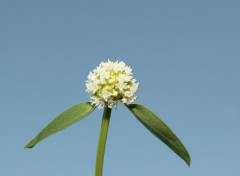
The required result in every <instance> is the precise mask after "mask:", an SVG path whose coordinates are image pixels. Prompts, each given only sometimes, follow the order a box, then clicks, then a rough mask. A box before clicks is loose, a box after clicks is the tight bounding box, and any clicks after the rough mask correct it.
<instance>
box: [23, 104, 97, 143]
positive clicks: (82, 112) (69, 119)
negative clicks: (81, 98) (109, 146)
mask: <svg viewBox="0 0 240 176" xmlns="http://www.w3.org/2000/svg"><path fill="white" fill-rule="evenodd" d="M94 109H95V106H92V105H91V104H90V103H89V102H84V103H79V104H76V105H74V106H72V107H71V108H69V109H67V110H65V111H64V112H62V113H61V114H59V115H58V116H57V117H56V118H55V119H54V120H53V121H52V122H50V123H49V124H48V125H47V126H46V127H45V128H44V129H43V130H42V131H41V132H40V133H39V134H38V135H37V136H36V137H35V138H33V139H32V140H31V141H30V142H29V143H28V144H27V145H26V146H25V148H32V147H34V146H35V145H36V144H37V143H39V142H40V141H41V140H43V139H45V138H46V137H48V136H50V135H52V134H54V133H57V132H59V131H61V130H63V129H65V128H67V127H68V126H70V125H72V124H74V123H76V122H78V121H79V120H82V119H83V118H84V117H86V116H87V115H89V114H90V113H91V112H92V111H93V110H94Z"/></svg>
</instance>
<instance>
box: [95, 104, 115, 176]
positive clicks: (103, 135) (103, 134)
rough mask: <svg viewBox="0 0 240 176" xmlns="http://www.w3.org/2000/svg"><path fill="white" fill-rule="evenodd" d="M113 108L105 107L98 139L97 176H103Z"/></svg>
mask: <svg viewBox="0 0 240 176" xmlns="http://www.w3.org/2000/svg"><path fill="white" fill-rule="evenodd" d="M111 111H112V109H111V108H108V107H105V108H104V112H103V117H102V125H101V130H100V135H99V139H98V150H97V158H96V170H95V175H96V176H102V170H103V160H104V152H105V146H106V141H107V134H108V126H109V122H110V117H111Z"/></svg>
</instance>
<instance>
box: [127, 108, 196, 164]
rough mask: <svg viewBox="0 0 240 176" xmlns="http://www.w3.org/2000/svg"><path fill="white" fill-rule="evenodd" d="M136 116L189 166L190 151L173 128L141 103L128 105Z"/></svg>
mask: <svg viewBox="0 0 240 176" xmlns="http://www.w3.org/2000/svg"><path fill="white" fill-rule="evenodd" d="M127 107H128V109H129V110H130V111H131V112H132V113H133V114H134V116H135V117H136V118H137V119H138V120H139V121H140V122H141V123H142V124H143V125H144V126H145V127H146V128H147V129H148V130H149V131H150V132H152V133H153V134H154V135H155V136H156V137H157V138H159V139H160V140H161V141H162V142H164V143H165V144H166V145H167V146H168V147H169V148H171V149H172V150H173V151H174V152H175V153H176V154H177V155H178V156H179V157H181V158H182V159H183V160H184V161H185V162H186V163H187V164H188V165H189V166H190V163H191V158H190V156H189V154H188V151H187V150H186V148H185V147H184V145H183V144H182V142H181V141H180V140H179V139H178V137H177V136H176V135H175V134H174V133H173V132H172V130H171V129H170V128H169V127H168V126H167V125H166V124H165V123H164V122H163V121H162V120H161V119H160V118H159V117H157V116H156V115H155V114H154V113H153V112H151V111H150V110H149V109H147V108H146V107H144V106H143V105H139V104H131V105H127Z"/></svg>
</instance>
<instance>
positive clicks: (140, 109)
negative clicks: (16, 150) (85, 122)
mask: <svg viewBox="0 0 240 176" xmlns="http://www.w3.org/2000/svg"><path fill="white" fill-rule="evenodd" d="M126 106H127V108H128V109H129V110H130V111H131V112H132V113H133V114H134V116H135V117H136V118H137V119H138V120H139V121H140V122H141V123H142V124H143V125H144V126H145V127H146V128H147V129H148V130H149V131H150V132H151V133H153V134H154V135H155V136H156V137H157V138H159V139H160V140H161V141H162V142H164V143H165V144H166V145H167V146H168V147H169V148H170V149H172V150H173V151H174V152H175V153H176V154H177V155H178V156H179V157H181V158H182V159H183V160H184V161H185V162H186V163H187V164H188V165H189V166H190V162H191V159H190V156H189V154H188V152H187V150H186V148H185V147H184V145H183V144H182V142H181V141H180V140H179V139H178V137H177V136H176V135H175V134H174V133H173V132H172V130H171V129H170V128H169V127H168V126H167V125H166V124H165V123H164V122H163V121H162V120H161V119H160V118H158V117H157V116H156V115H155V114H154V113H153V112H151V111H150V110H149V109H147V108H146V107H144V106H142V105H139V104H131V105H126ZM94 109H95V106H93V105H91V103H89V102H85V103H79V104H77V105H74V106H73V107H71V108H69V109H67V110H66V111H64V112H63V113H61V114H60V115H59V116H57V117H56V118H55V119H54V120H53V121H52V122H50V123H49V124H48V125H47V126H46V127H45V128H44V129H43V130H42V131H41V132H40V133H39V134H38V135H37V136H36V137H35V138H34V139H32V140H31V141H30V142H29V143H28V144H27V145H26V146H25V148H32V147H34V146H35V145H36V144H37V143H39V142H40V141H41V140H43V139H45V138H46V137H48V136H50V135H52V134H54V133H57V132H59V131H61V130H63V129H65V128H66V127H68V126H70V125H72V124H74V123H76V122H78V121H79V120H82V119H83V118H84V117H86V116H87V115H89V114H90V113H91V112H92V111H93V110H94Z"/></svg>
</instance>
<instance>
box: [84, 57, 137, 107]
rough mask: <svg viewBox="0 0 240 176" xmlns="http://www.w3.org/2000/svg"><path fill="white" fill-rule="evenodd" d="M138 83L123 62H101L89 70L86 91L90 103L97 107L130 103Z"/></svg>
mask: <svg viewBox="0 0 240 176" xmlns="http://www.w3.org/2000/svg"><path fill="white" fill-rule="evenodd" d="M138 85H139V83H136V80H135V79H133V76H132V69H131V68H130V67H129V66H127V65H126V64H125V63H124V62H122V61H121V62H119V61H116V62H112V61H110V60H108V61H107V62H101V64H100V65H99V66H98V67H97V68H96V69H94V70H93V71H91V72H90V73H89V75H88V80H87V81H86V87H87V89H86V91H87V92H88V93H89V95H90V97H91V103H92V104H93V105H95V106H98V107H99V108H103V107H105V106H108V107H109V108H112V107H113V106H114V105H116V104H117V103H119V102H122V103H124V104H131V103H133V102H134V101H135V99H136V98H137V96H136V95H135V93H136V92H137V90H138Z"/></svg>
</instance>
